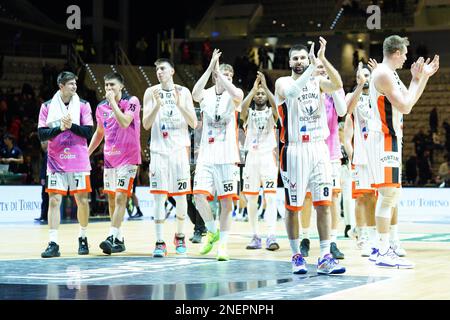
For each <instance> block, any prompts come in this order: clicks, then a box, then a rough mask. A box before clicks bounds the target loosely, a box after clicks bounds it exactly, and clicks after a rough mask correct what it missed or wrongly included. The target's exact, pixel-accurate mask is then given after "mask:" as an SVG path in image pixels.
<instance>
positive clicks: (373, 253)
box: [369, 248, 378, 263]
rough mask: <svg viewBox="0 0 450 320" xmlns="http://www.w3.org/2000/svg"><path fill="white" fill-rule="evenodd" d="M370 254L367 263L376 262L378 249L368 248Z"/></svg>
mask: <svg viewBox="0 0 450 320" xmlns="http://www.w3.org/2000/svg"><path fill="white" fill-rule="evenodd" d="M370 250H371V252H370V255H369V261H370V262H374V263H375V262H376V261H377V257H378V249H377V248H370Z"/></svg>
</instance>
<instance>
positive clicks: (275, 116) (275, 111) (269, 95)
mask: <svg viewBox="0 0 450 320" xmlns="http://www.w3.org/2000/svg"><path fill="white" fill-rule="evenodd" d="M258 77H259V78H260V81H261V87H262V88H263V89H264V91H265V92H266V95H267V98H268V101H269V104H270V107H271V108H272V114H273V121H274V122H275V123H277V120H278V109H277V103H276V101H275V96H274V94H273V93H272V92H271V91H270V90H269V87H267V82H266V77H265V76H264V74H263V73H262V72H260V71H258Z"/></svg>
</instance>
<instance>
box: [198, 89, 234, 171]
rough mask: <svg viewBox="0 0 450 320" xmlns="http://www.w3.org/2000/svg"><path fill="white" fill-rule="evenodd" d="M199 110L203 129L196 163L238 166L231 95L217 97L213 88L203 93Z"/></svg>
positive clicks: (225, 92)
mask: <svg viewBox="0 0 450 320" xmlns="http://www.w3.org/2000/svg"><path fill="white" fill-rule="evenodd" d="M200 108H201V110H202V113H203V121H202V124H203V128H202V138H201V141H200V150H199V155H198V158H197V162H198V163H200V162H202V163H209V164H226V163H238V162H239V148H238V140H237V112H236V107H235V105H234V103H233V99H232V97H231V96H230V94H229V93H228V92H227V91H224V92H223V93H221V94H216V91H215V86H213V87H211V88H209V89H207V90H205V92H204V96H203V100H202V102H201V103H200Z"/></svg>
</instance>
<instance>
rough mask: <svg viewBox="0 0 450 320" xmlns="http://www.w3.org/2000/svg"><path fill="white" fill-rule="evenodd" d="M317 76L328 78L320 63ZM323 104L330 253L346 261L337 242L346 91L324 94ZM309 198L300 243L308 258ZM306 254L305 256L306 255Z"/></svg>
mask: <svg viewBox="0 0 450 320" xmlns="http://www.w3.org/2000/svg"><path fill="white" fill-rule="evenodd" d="M314 75H315V76H320V77H324V78H327V73H326V71H325V68H324V66H323V64H322V62H320V60H318V61H317V63H316V72H315V73H314ZM321 98H322V99H321V100H322V101H323V103H324V104H325V110H326V113H327V124H328V129H329V131H330V134H329V136H328V138H327V139H326V140H325V142H326V144H327V146H328V150H329V152H330V160H331V168H332V178H333V192H332V205H331V234H330V237H331V245H330V252H331V254H332V255H333V257H334V258H335V259H344V254H343V253H342V252H341V251H340V250H339V248H338V246H337V244H336V241H337V228H338V224H339V215H340V212H341V201H340V193H341V174H340V172H341V158H342V154H341V144H340V141H339V127H338V116H339V117H342V116H344V115H345V114H346V113H347V105H346V104H345V100H344V98H345V92H344V89H342V88H341V89H339V90H337V91H334V92H332V93H331V94H326V93H322V97H321ZM307 194H308V196H307V198H309V199H308V200H309V201H307V202H305V204H304V206H303V210H302V215H301V223H302V231H303V239H302V241H301V243H300V253H301V254H302V255H303V256H304V257H305V256H306V257H307V256H308V255H309V254H308V251H309V245H310V241H309V231H308V230H309V226H310V221H311V207H312V203H311V200H310V199H311V194H310V192H308V193H307ZM304 253H305V254H304Z"/></svg>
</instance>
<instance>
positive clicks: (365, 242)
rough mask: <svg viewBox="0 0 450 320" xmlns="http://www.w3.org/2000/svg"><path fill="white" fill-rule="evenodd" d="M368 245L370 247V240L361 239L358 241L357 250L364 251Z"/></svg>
mask: <svg viewBox="0 0 450 320" xmlns="http://www.w3.org/2000/svg"><path fill="white" fill-rule="evenodd" d="M368 245H369V239H368V238H366V237H361V238H359V239H358V240H356V248H357V249H358V250H363V249H364V248H365V247H366V246H368Z"/></svg>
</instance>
